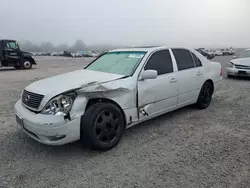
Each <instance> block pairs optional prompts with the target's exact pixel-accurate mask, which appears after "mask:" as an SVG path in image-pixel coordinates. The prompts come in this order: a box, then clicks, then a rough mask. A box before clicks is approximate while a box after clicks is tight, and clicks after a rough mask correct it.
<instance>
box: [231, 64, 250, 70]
mask: <svg viewBox="0 0 250 188" xmlns="http://www.w3.org/2000/svg"><path fill="white" fill-rule="evenodd" d="M234 66H235V68H236V69H249V70H250V66H247V65H234Z"/></svg>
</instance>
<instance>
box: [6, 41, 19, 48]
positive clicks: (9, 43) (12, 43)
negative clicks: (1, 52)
mask: <svg viewBox="0 0 250 188" xmlns="http://www.w3.org/2000/svg"><path fill="white" fill-rule="evenodd" d="M7 48H9V49H13V50H15V49H17V44H16V43H15V42H7Z"/></svg>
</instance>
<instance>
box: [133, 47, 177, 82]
mask: <svg viewBox="0 0 250 188" xmlns="http://www.w3.org/2000/svg"><path fill="white" fill-rule="evenodd" d="M163 50H168V51H169V54H170V57H171V60H172V65H173V72H170V73H165V74H161V75H157V77H159V76H165V75H167V74H173V73H175V72H176V69H175V65H174V60H173V57H172V54H171V51H170V48H162V49H157V50H154V51H152V52H151V53H150V54H149V55H148V57H147V59H146V60H145V62H144V64H143V65H142V68H141V70H140V71H139V73H138V76H137V80H139V77H140V75H141V72H142V71H143V70H144V68H145V66H146V64H147V63H148V61H149V59H150V58H151V56H152V55H153V54H154V53H156V52H159V51H163Z"/></svg>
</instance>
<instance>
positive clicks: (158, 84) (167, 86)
mask: <svg viewBox="0 0 250 188" xmlns="http://www.w3.org/2000/svg"><path fill="white" fill-rule="evenodd" d="M144 70H156V71H157V72H158V76H157V78H156V79H148V80H139V81H138V107H139V119H140V120H143V119H145V118H147V117H151V116H156V115H159V114H161V113H164V112H167V111H171V110H172V109H174V108H176V105H177V92H178V80H177V78H176V72H175V71H174V68H173V63H172V59H171V55H170V53H169V50H168V49H167V50H160V51H156V52H154V53H153V54H152V55H151V57H150V58H149V60H148V62H147V63H146V65H145V67H144Z"/></svg>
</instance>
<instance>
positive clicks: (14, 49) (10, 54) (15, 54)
mask: <svg viewBox="0 0 250 188" xmlns="http://www.w3.org/2000/svg"><path fill="white" fill-rule="evenodd" d="M19 51H20V50H19V47H18V45H17V43H16V42H15V41H6V42H5V44H4V56H5V60H7V62H8V65H9V66H12V65H15V64H16V62H19V61H20V54H19Z"/></svg>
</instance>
